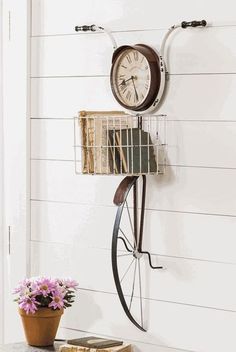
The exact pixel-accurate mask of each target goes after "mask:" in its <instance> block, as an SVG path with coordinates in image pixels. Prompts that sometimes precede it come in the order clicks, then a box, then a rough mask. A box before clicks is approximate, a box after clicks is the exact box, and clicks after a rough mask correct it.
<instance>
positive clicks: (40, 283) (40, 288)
mask: <svg viewBox="0 0 236 352" xmlns="http://www.w3.org/2000/svg"><path fill="white" fill-rule="evenodd" d="M55 289H56V282H55V280H52V279H49V278H46V277H42V278H40V279H38V280H37V281H36V287H35V290H34V294H35V295H40V294H42V295H43V296H44V297H46V296H47V295H49V294H50V293H51V292H53V291H54V290H55Z"/></svg>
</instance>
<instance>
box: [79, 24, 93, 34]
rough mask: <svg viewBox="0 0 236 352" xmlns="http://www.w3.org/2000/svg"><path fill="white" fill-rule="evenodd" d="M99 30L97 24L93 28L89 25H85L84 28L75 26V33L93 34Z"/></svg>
mask: <svg viewBox="0 0 236 352" xmlns="http://www.w3.org/2000/svg"><path fill="white" fill-rule="evenodd" d="M96 30H97V26H96V25H95V24H92V25H91V26H87V25H84V26H75V31H76V32H80V31H82V32H88V31H91V32H96Z"/></svg>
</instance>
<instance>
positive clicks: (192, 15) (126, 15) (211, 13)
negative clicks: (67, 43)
mask: <svg viewBox="0 0 236 352" xmlns="http://www.w3.org/2000/svg"><path fill="white" fill-rule="evenodd" d="M102 4H103V5H102V6H101V5H100V3H96V2H94V1H92V0H88V1H87V2H86V6H82V7H80V6H78V1H77V0H69V1H68V0H67V1H65V0H64V1H60V2H58V1H56V0H50V1H47V0H32V10H33V11H32V19H33V21H32V22H33V26H32V34H33V35H42V34H61V33H74V27H75V25H83V24H93V23H96V24H98V25H101V26H106V27H108V28H110V29H112V30H127V29H141V30H144V29H153V28H163V27H164V28H169V27H170V26H171V25H173V24H175V23H179V22H181V21H183V20H185V21H189V20H194V19H198V20H201V19H203V18H205V19H206V20H208V22H213V23H215V24H216V25H217V24H218V25H219V24H225V25H228V24H235V16H234V2H233V0H228V1H227V6H226V4H225V3H221V2H219V3H216V2H215V1H213V0H208V3H207V6H206V3H205V1H204V0H199V1H198V2H196V3H195V2H191V3H190V2H189V1H187V0H181V1H180V2H179V3H178V4H177V3H176V4H175V3H173V2H172V1H171V0H168V1H165V2H163V3H157V2H156V1H155V0H149V2H148V5H147V4H146V3H145V2H143V1H142V0H131V1H129V3H127V1H125V0H118V1H114V0H113V1H109V0H103V2H102ZM45 14H47V16H45ZM55 14H56V15H55Z"/></svg>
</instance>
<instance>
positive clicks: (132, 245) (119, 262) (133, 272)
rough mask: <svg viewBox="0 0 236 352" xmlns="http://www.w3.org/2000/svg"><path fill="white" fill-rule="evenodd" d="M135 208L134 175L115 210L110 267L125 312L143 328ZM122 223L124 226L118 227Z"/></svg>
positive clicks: (141, 289) (140, 266) (140, 267)
mask: <svg viewBox="0 0 236 352" xmlns="http://www.w3.org/2000/svg"><path fill="white" fill-rule="evenodd" d="M131 203H132V205H133V206H131ZM138 209H139V204H138V197H137V179H134V180H133V182H132V183H131V184H130V185H129V187H128V189H127V192H126V195H125V197H124V201H123V203H122V204H121V205H120V206H119V207H118V209H117V213H116V219H115V224H114V229H113V237H112V270H113V276H114V281H115V285H116V289H117V293H118V296H119V299H120V302H121V305H122V307H123V309H124V311H125V314H126V315H127V317H128V318H129V320H130V321H131V322H132V323H133V324H134V325H135V326H136V327H137V328H138V329H140V330H142V331H146V329H145V328H144V316H143V310H144V309H143V303H144V302H143V301H144V299H143V288H142V273H141V271H142V264H143V263H142V262H143V261H142V254H141V253H140V252H139V249H138V247H139V246H138V242H139V241H138V238H139V225H138V220H139V219H138V218H139V210H138ZM125 223H126V225H128V227H127V228H122V227H123V226H124V225H125ZM127 223H128V224H127Z"/></svg>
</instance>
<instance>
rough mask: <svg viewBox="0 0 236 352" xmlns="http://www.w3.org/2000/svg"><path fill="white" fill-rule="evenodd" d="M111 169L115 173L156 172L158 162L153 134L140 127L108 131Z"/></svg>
mask: <svg viewBox="0 0 236 352" xmlns="http://www.w3.org/2000/svg"><path fill="white" fill-rule="evenodd" d="M108 135H109V145H110V158H109V164H110V170H111V172H112V173H114V174H119V173H127V174H148V173H156V172H157V171H158V170H157V162H156V157H155V153H154V146H153V144H152V140H151V136H150V134H149V133H148V132H146V131H143V130H142V129H140V128H126V129H118V130H115V129H114V130H110V131H108Z"/></svg>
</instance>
